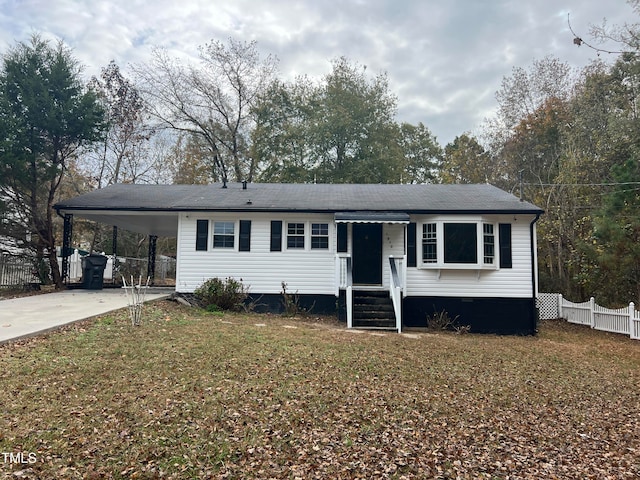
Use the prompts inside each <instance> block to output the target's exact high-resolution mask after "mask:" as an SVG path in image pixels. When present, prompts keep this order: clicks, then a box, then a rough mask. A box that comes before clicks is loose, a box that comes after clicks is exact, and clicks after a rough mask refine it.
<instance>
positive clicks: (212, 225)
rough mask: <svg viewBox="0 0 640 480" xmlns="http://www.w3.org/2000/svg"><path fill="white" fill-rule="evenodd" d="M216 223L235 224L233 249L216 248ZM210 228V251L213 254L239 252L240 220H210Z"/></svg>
mask: <svg viewBox="0 0 640 480" xmlns="http://www.w3.org/2000/svg"><path fill="white" fill-rule="evenodd" d="M216 223H233V247H216V246H215V241H214V238H215V235H216ZM209 227H210V229H211V234H210V235H209V242H210V245H211V248H210V249H209V251H212V252H217V251H222V252H237V251H238V244H239V240H238V236H239V234H240V231H239V229H240V222H239V221H238V220H216V219H215V218H214V219H211V220H209Z"/></svg>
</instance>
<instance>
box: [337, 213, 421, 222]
mask: <svg viewBox="0 0 640 480" xmlns="http://www.w3.org/2000/svg"><path fill="white" fill-rule="evenodd" d="M334 218H335V221H336V223H409V214H408V213H403V212H336V214H335V217H334Z"/></svg>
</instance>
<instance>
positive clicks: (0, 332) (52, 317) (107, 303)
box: [0, 288, 174, 343]
mask: <svg viewBox="0 0 640 480" xmlns="http://www.w3.org/2000/svg"><path fill="white" fill-rule="evenodd" d="M173 292H174V289H173V288H149V289H148V290H147V294H146V297H145V301H151V300H159V299H161V298H168V297H169V296H170V295H171V294H172V293H173ZM128 304H129V303H128V300H127V295H126V293H125V291H124V290H123V289H121V288H107V289H104V290H64V291H61V292H54V293H45V294H42V295H33V296H30V297H22V298H13V299H10V300H0V343H5V342H8V341H13V340H18V339H21V338H25V337H32V336H34V335H38V334H40V333H44V332H48V331H50V330H55V329H56V328H58V327H61V326H62V325H67V324H69V323H73V322H77V321H79V320H85V319H87V318H91V317H95V316H96V315H102V314H104V313H107V312H111V311H113V310H118V309H120V308H125V307H127V306H128Z"/></svg>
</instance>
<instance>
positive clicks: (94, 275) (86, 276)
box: [82, 253, 107, 290]
mask: <svg viewBox="0 0 640 480" xmlns="http://www.w3.org/2000/svg"><path fill="white" fill-rule="evenodd" d="M106 266H107V257H105V256H104V255H97V254H93V253H92V254H90V255H87V256H86V257H83V258H82V288H86V289H87V290H102V279H103V277H104V269H105V267H106Z"/></svg>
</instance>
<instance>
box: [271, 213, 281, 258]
mask: <svg viewBox="0 0 640 480" xmlns="http://www.w3.org/2000/svg"><path fill="white" fill-rule="evenodd" d="M271 251H272V252H281V251H282V220H271Z"/></svg>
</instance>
